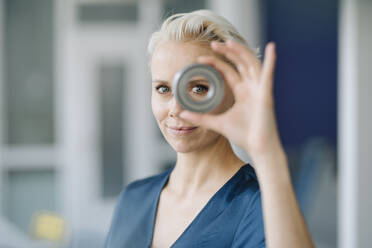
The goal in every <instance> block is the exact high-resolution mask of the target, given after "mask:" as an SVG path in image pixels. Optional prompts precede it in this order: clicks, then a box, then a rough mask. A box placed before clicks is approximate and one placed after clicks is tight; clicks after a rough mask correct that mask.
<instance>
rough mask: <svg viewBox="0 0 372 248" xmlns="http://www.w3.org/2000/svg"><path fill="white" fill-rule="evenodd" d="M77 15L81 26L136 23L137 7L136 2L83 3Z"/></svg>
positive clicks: (137, 16) (137, 17)
mask: <svg viewBox="0 0 372 248" xmlns="http://www.w3.org/2000/svg"><path fill="white" fill-rule="evenodd" d="M78 15H79V21H80V22H81V23H83V24H88V23H93V24H94V23H118V22H119V23H120V22H137V21H138V19H139V6H138V2H136V1H83V2H81V3H80V4H79V7H78Z"/></svg>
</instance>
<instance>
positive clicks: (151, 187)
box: [119, 169, 171, 203]
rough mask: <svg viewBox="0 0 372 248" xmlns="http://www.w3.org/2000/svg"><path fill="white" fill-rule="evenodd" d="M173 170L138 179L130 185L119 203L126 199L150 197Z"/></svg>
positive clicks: (120, 197)
mask: <svg viewBox="0 0 372 248" xmlns="http://www.w3.org/2000/svg"><path fill="white" fill-rule="evenodd" d="M170 170H171V169H168V170H166V171H164V172H161V173H159V174H156V175H153V176H149V177H146V178H142V179H137V180H135V181H133V182H131V183H129V184H128V185H127V186H126V187H125V188H124V189H123V191H122V192H121V194H120V196H119V203H120V202H121V201H123V200H124V199H126V198H141V199H143V198H144V197H145V196H150V195H151V194H150V193H151V192H152V191H156V190H157V189H158V188H159V187H160V186H161V184H162V183H164V180H165V179H166V178H167V176H168V174H169V172H170Z"/></svg>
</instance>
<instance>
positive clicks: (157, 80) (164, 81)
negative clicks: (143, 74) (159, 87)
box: [152, 79, 169, 84]
mask: <svg viewBox="0 0 372 248" xmlns="http://www.w3.org/2000/svg"><path fill="white" fill-rule="evenodd" d="M152 83H162V84H169V82H168V81H166V80H161V79H154V80H152Z"/></svg>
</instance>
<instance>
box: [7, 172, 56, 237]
mask: <svg viewBox="0 0 372 248" xmlns="http://www.w3.org/2000/svg"><path fill="white" fill-rule="evenodd" d="M3 177H4V179H5V180H4V181H3V185H2V186H3V187H1V189H2V190H1V194H2V196H3V197H4V199H3V201H2V203H3V205H4V206H3V209H4V214H5V216H6V217H7V219H9V220H10V221H11V222H12V223H14V225H15V226H17V227H18V228H20V229H21V230H23V231H24V232H25V233H29V231H30V224H31V220H32V216H34V215H35V213H38V212H40V211H55V210H56V199H57V198H58V197H57V196H56V175H55V171H54V170H53V169H39V170H37V169H33V170H8V171H4V175H3Z"/></svg>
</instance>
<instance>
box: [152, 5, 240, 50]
mask: <svg viewBox="0 0 372 248" xmlns="http://www.w3.org/2000/svg"><path fill="white" fill-rule="evenodd" d="M228 39H231V40H234V41H237V42H239V43H242V44H245V45H247V42H246V41H245V39H244V38H243V37H242V36H241V35H240V34H239V32H238V31H237V30H236V28H235V27H234V26H233V25H232V24H231V23H230V22H229V21H228V20H226V19H225V18H224V17H222V16H220V15H217V14H216V13H214V12H212V11H210V10H196V11H193V12H190V13H181V14H174V15H172V16H170V17H169V18H168V19H166V20H165V21H164V22H163V24H162V25H161V28H160V29H159V30H158V31H156V32H154V33H153V34H152V35H151V38H150V40H149V44H148V52H149V54H150V55H152V53H153V52H154V50H155V48H156V46H157V45H158V44H159V43H161V42H162V41H183V42H196V43H210V42H212V41H220V42H225V41H226V40H228Z"/></svg>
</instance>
